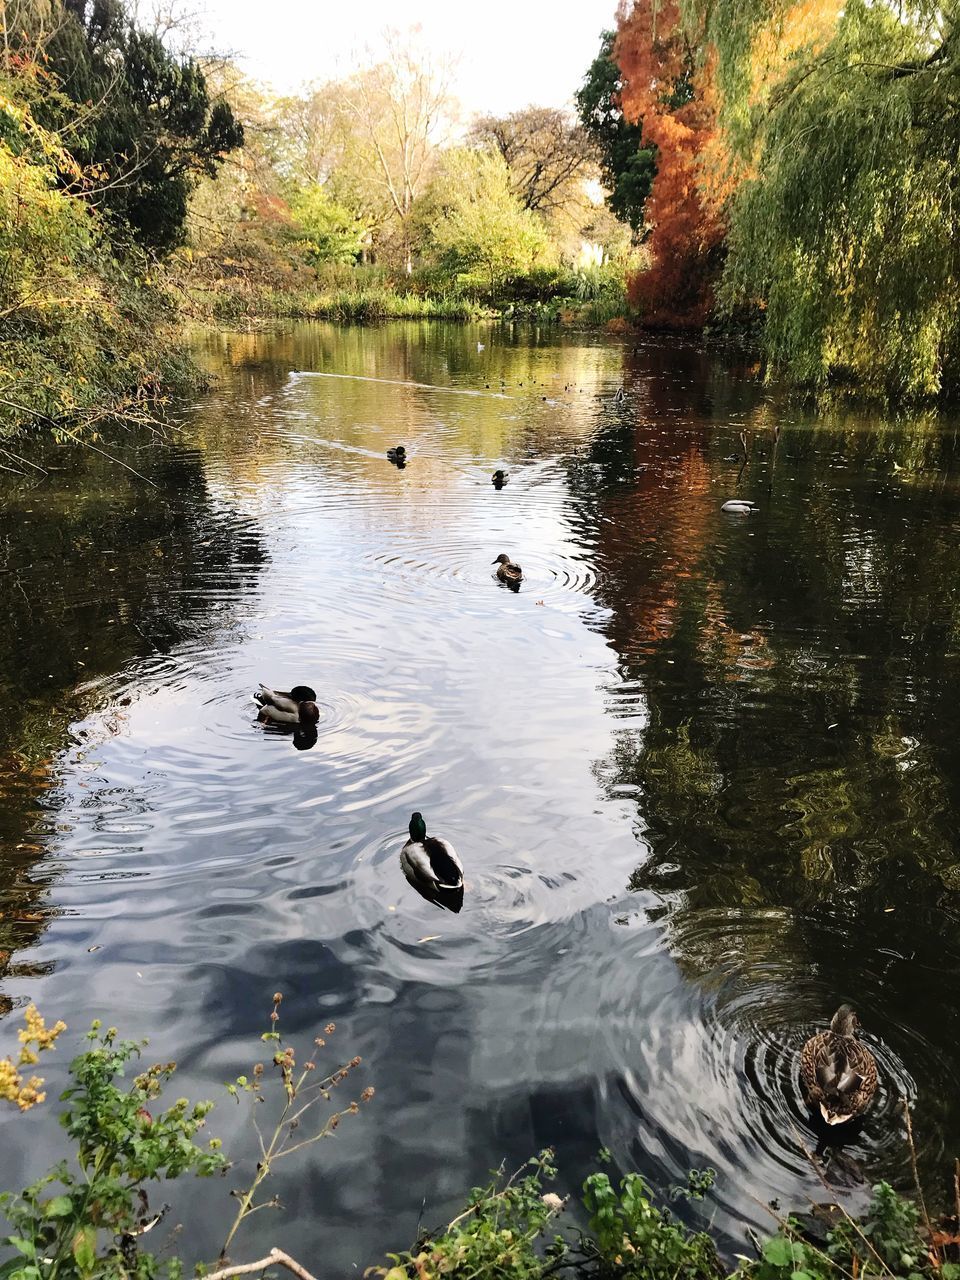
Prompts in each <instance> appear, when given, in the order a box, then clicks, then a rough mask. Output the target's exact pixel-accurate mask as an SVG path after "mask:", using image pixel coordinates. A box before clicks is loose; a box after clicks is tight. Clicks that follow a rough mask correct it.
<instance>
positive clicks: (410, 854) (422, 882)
mask: <svg viewBox="0 0 960 1280" xmlns="http://www.w3.org/2000/svg"><path fill="white" fill-rule="evenodd" d="M409 830H410V839H409V840H408V841H407V843H406V844H405V845H404V846H403V848H402V849H401V850H400V866H401V867H402V868H403V874H404V875H405V876H406V877H407V879H408V880H409V881H410V883H411V884H412V885H413V886H414V888H417V889H420V890H421V891H425V892H426V893H427V894H434V893H437V892H440V891H445V892H447V893H455V892H457V891H458V890H462V889H463V864H462V863H461V861H460V859H459V857H458V856H457V851H456V849H454V847H453V845H452V844H451V843H450V841H449V840H444V839H443V838H442V837H441V836H428V835H427V824H426V822H424V820H423V814H422V813H415V814H413V816H412V817H411V819H410V828H409Z"/></svg>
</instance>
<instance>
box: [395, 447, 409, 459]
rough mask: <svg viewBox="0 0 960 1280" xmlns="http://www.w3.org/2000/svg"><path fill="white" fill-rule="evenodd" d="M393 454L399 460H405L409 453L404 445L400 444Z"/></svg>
mask: <svg viewBox="0 0 960 1280" xmlns="http://www.w3.org/2000/svg"><path fill="white" fill-rule="evenodd" d="M393 452H394V453H395V454H396V455H397V457H398V458H405V457H406V456H407V451H406V449H405V448H404V447H403V445H402V444H398V445H397V447H396V448H395V449H394V451H393Z"/></svg>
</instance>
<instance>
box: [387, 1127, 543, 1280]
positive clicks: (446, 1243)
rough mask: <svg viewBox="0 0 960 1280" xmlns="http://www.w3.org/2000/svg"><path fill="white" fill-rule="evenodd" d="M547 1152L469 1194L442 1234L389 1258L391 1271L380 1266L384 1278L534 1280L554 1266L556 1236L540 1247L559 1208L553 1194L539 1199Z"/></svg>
mask: <svg viewBox="0 0 960 1280" xmlns="http://www.w3.org/2000/svg"><path fill="white" fill-rule="evenodd" d="M555 1174H556V1169H555V1168H554V1166H553V1157H552V1152H550V1151H544V1152H541V1154H540V1155H539V1156H538V1157H536V1158H535V1159H532V1160H529V1161H528V1162H527V1164H525V1165H524V1166H523V1167H522V1168H521V1169H519V1170H518V1171H517V1172H516V1173H515V1174H514V1175H513V1177H511V1178H509V1179H507V1180H504V1178H503V1171H502V1170H501V1171H500V1173H499V1174H498V1175H497V1177H496V1178H494V1179H493V1180H492V1181H491V1182H489V1183H488V1184H487V1185H486V1186H484V1187H476V1188H474V1190H473V1191H471V1193H470V1196H469V1199H468V1201H467V1208H466V1209H465V1210H464V1212H463V1213H462V1214H460V1216H459V1217H458V1218H455V1219H454V1220H453V1222H451V1223H450V1225H449V1226H448V1227H447V1228H446V1229H445V1230H444V1231H442V1232H439V1233H437V1234H436V1235H435V1236H427V1237H425V1238H423V1239H422V1240H421V1241H420V1242H419V1243H418V1244H417V1245H416V1246H415V1247H414V1249H413V1250H411V1251H409V1252H407V1253H400V1254H391V1255H390V1257H391V1259H392V1260H393V1262H394V1265H393V1266H392V1267H390V1268H389V1269H388V1268H380V1269H379V1274H380V1275H381V1276H382V1277H383V1280H407V1277H408V1276H412V1275H416V1276H418V1277H419V1280H435V1278H436V1277H440V1276H463V1277H466V1276H482V1277H500V1278H502V1280H508V1278H509V1280H534V1278H535V1277H538V1276H540V1275H541V1274H542V1272H543V1270H544V1267H545V1261H544V1259H545V1257H546V1258H547V1259H549V1260H551V1261H552V1262H558V1261H559V1260H561V1259H562V1258H563V1256H564V1253H565V1251H566V1249H567V1246H566V1245H565V1243H564V1242H563V1241H562V1240H561V1239H559V1238H555V1239H554V1240H553V1241H552V1242H550V1243H548V1244H544V1240H543V1237H544V1235H545V1232H546V1230H547V1228H548V1227H549V1225H550V1223H551V1221H552V1220H553V1219H554V1218H555V1217H556V1215H557V1213H558V1212H559V1210H560V1209H561V1208H562V1207H563V1202H562V1201H561V1199H560V1197H559V1196H557V1195H550V1194H547V1195H546V1196H545V1195H544V1191H543V1180H544V1178H553V1177H554V1176H555Z"/></svg>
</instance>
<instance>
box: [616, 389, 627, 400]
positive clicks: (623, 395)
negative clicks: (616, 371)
mask: <svg viewBox="0 0 960 1280" xmlns="http://www.w3.org/2000/svg"><path fill="white" fill-rule="evenodd" d="M626 398H627V397H626V393H625V392H624V389H623V387H618V389H617V404H623V402H624V400H626Z"/></svg>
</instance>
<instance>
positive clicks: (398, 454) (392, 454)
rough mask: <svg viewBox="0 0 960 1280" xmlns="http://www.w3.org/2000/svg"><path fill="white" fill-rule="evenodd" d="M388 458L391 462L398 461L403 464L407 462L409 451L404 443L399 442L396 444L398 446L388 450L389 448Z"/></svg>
mask: <svg viewBox="0 0 960 1280" xmlns="http://www.w3.org/2000/svg"><path fill="white" fill-rule="evenodd" d="M387 460H388V461H389V462H396V463H398V464H399V465H400V466H403V464H404V463H405V462H406V460H407V451H406V449H405V448H404V447H403V445H402V444H398V445H397V446H396V448H394V449H388V450H387Z"/></svg>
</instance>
